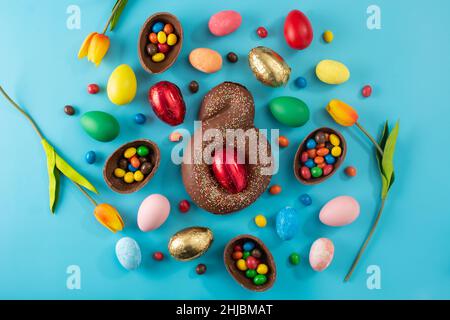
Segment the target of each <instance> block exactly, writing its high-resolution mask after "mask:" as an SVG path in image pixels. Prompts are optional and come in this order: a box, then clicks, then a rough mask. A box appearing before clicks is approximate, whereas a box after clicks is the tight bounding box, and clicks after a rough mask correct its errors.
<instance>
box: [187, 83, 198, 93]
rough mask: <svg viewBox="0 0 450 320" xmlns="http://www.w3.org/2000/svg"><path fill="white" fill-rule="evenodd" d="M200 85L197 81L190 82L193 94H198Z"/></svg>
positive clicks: (190, 89)
mask: <svg viewBox="0 0 450 320" xmlns="http://www.w3.org/2000/svg"><path fill="white" fill-rule="evenodd" d="M199 87H200V86H199V84H198V82H197V81H195V80H193V81H191V82H189V91H190V92H192V93H197V92H198V89H199Z"/></svg>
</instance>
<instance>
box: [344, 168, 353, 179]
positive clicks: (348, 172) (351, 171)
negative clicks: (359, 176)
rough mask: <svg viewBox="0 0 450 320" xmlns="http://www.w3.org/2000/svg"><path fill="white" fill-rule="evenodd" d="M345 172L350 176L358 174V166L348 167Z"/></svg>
mask: <svg viewBox="0 0 450 320" xmlns="http://www.w3.org/2000/svg"><path fill="white" fill-rule="evenodd" d="M345 174H346V175H348V176H349V177H354V176H356V168H355V167H347V168H345Z"/></svg>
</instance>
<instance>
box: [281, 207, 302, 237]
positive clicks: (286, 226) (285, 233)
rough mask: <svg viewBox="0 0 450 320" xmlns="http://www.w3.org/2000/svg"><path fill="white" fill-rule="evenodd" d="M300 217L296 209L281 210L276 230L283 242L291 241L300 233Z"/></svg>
mask: <svg viewBox="0 0 450 320" xmlns="http://www.w3.org/2000/svg"><path fill="white" fill-rule="evenodd" d="M299 227H300V215H299V214H298V211H297V210H296V209H295V208H292V207H286V208H283V209H281V210H280V211H279V212H278V214H277V218H276V230H277V234H278V236H279V237H280V239H281V240H291V239H292V238H294V236H295V235H296V234H297V233H298V229H299Z"/></svg>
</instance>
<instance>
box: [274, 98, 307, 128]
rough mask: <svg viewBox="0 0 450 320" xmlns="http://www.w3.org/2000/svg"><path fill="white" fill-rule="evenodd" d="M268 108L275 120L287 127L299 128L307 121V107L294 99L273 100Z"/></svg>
mask: <svg viewBox="0 0 450 320" xmlns="http://www.w3.org/2000/svg"><path fill="white" fill-rule="evenodd" d="M269 108H270V112H271V113H272V115H273V116H274V118H275V119H277V120H278V121H279V122H281V123H282V124H284V125H286V126H289V127H301V126H303V125H304V124H305V123H307V122H308V120H309V108H308V106H307V105H306V103H305V102H303V101H302V100H300V99H298V98H295V97H278V98H274V99H272V100H271V101H270V103H269Z"/></svg>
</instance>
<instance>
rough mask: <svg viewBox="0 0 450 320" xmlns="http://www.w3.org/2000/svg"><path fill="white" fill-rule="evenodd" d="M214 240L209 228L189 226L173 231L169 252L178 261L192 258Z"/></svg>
mask: <svg viewBox="0 0 450 320" xmlns="http://www.w3.org/2000/svg"><path fill="white" fill-rule="evenodd" d="M213 240H214V236H213V233H212V231H211V230H210V229H208V228H204V227H190V228H186V229H183V230H180V231H178V232H177V233H175V234H174V235H173V236H172V237H171V238H170V241H169V246H168V248H169V253H170V255H171V256H172V257H174V258H175V259H177V260H180V261H189V260H194V259H195V258H198V257H200V256H201V255H202V254H204V253H205V252H206V251H207V250H208V249H209V247H210V246H211V243H212V242H213Z"/></svg>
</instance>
